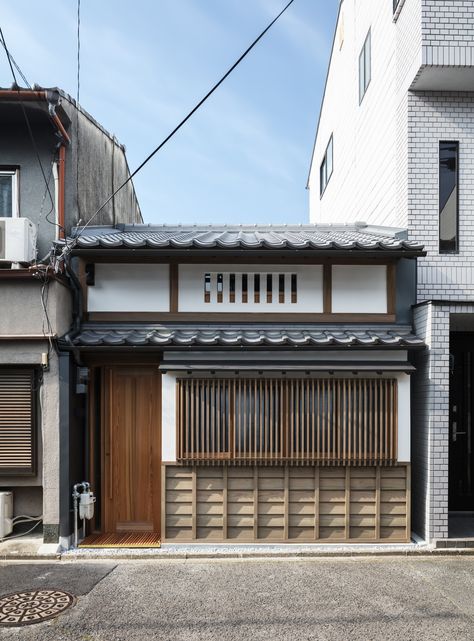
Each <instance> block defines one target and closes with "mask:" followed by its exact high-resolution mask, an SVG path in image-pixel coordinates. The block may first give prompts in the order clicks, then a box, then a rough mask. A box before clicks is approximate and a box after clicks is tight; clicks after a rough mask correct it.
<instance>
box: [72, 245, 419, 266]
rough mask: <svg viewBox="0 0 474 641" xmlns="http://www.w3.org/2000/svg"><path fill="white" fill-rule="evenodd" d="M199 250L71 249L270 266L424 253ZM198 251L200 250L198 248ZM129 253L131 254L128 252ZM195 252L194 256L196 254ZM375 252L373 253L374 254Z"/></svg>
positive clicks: (95, 254)
mask: <svg viewBox="0 0 474 641" xmlns="http://www.w3.org/2000/svg"><path fill="white" fill-rule="evenodd" d="M199 251H200V250H196V249H188V250H178V251H175V252H169V251H167V250H166V249H162V250H157V249H155V250H150V249H148V250H146V249H128V250H127V249H123V250H121V249H103V248H98V249H74V250H73V254H74V255H76V254H77V255H78V256H81V257H87V256H88V257H89V258H86V260H87V262H96V263H117V262H119V263H173V262H175V263H180V264H186V263H188V264H189V263H215V264H216V265H219V264H220V265H227V264H229V263H232V264H234V263H236V264H244V265H251V264H252V261H254V262H257V264H259V265H260V264H270V265H298V264H312V265H320V264H322V263H326V262H331V263H335V264H338V265H343V264H345V263H354V264H365V265H374V264H380V265H384V264H387V263H388V262H390V261H397V260H399V259H400V258H416V257H418V256H425V255H426V252H424V251H411V250H405V251H403V252H398V251H390V250H380V251H376V250H367V251H364V250H360V249H359V250H351V251H341V252H340V253H338V251H337V250H332V249H328V250H315V249H312V250H311V249H308V250H304V249H302V250H288V251H287V253H284V251H285V250H281V249H279V250H271V249H268V250H264V251H258V250H250V249H243V250H237V251H236V252H235V253H234V252H232V250H229V249H224V250H217V251H216V250H209V251H207V252H206V253H199ZM201 251H202V250H201ZM131 252H132V253H131ZM196 254H197V255H196ZM374 254H375V255H374Z"/></svg>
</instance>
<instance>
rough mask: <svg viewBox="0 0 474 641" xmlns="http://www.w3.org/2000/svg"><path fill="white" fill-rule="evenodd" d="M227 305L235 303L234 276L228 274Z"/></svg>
mask: <svg viewBox="0 0 474 641" xmlns="http://www.w3.org/2000/svg"><path fill="white" fill-rule="evenodd" d="M229 303H235V274H229Z"/></svg>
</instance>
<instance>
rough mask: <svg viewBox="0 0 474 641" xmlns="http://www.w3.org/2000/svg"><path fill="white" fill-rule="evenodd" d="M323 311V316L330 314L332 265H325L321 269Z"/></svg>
mask: <svg viewBox="0 0 474 641" xmlns="http://www.w3.org/2000/svg"><path fill="white" fill-rule="evenodd" d="M323 311H324V313H325V314H331V313H332V264H331V263H328V264H325V265H324V267H323Z"/></svg>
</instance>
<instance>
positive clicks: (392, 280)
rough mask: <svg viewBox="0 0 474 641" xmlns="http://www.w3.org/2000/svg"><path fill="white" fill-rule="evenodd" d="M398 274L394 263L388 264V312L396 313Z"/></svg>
mask: <svg viewBox="0 0 474 641" xmlns="http://www.w3.org/2000/svg"><path fill="white" fill-rule="evenodd" d="M396 279H397V275H396V266H395V264H394V263H391V264H389V265H387V313H388V314H395V310H396V296H397V282H396Z"/></svg>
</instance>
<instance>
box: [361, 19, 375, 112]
mask: <svg viewBox="0 0 474 641" xmlns="http://www.w3.org/2000/svg"><path fill="white" fill-rule="evenodd" d="M371 80H372V28H370V29H369V31H368V32H367V35H366V36H365V40H364V44H363V46H362V49H361V51H360V54H359V105H360V104H362V101H363V100H364V96H365V94H366V93H367V89H368V88H369V85H370V81H371Z"/></svg>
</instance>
